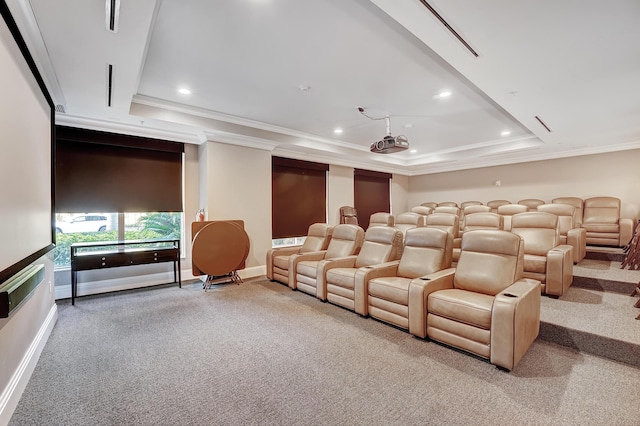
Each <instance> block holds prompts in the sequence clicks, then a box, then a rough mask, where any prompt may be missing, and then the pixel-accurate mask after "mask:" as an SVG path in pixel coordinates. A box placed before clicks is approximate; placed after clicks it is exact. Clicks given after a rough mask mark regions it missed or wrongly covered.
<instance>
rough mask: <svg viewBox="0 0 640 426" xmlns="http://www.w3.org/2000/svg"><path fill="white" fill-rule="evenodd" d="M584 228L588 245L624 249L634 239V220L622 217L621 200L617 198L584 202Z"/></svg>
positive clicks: (602, 198) (592, 199)
mask: <svg viewBox="0 0 640 426" xmlns="http://www.w3.org/2000/svg"><path fill="white" fill-rule="evenodd" d="M582 227H583V228H584V229H586V230H587V244H593V245H599V246H616V247H624V246H626V245H627V244H629V241H631V238H632V237H633V220H631V219H627V218H621V217H620V199H619V198H615V197H593V198H587V199H586V200H584V212H583V217H582Z"/></svg>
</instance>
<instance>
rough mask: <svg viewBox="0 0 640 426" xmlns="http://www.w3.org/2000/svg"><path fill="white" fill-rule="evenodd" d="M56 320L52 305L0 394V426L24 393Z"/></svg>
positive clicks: (56, 316)
mask: <svg viewBox="0 0 640 426" xmlns="http://www.w3.org/2000/svg"><path fill="white" fill-rule="evenodd" d="M57 320H58V306H57V305H56V304H55V303H54V304H53V305H52V306H51V309H50V310H49V313H48V314H47V317H46V318H45V320H44V322H43V323H42V326H41V327H40V329H39V330H38V333H37V334H36V337H35V338H34V339H33V341H32V342H31V344H30V345H29V348H28V349H27V351H26V352H25V354H24V357H23V358H22V360H21V361H20V364H19V365H18V368H17V369H16V371H15V372H14V373H13V375H12V376H11V380H9V383H8V384H7V386H6V387H5V389H4V390H3V391H2V394H0V425H3V426H4V425H7V424H8V423H9V420H11V416H12V415H13V412H14V410H15V409H16V407H17V405H18V401H20V397H21V396H22V392H24V389H25V387H26V386H27V383H28V382H29V379H30V378H31V374H32V373H33V370H34V369H35V368H36V364H37V363H38V359H39V358H40V354H41V353H42V349H43V348H44V345H45V343H47V340H49V335H50V334H51V330H53V326H54V325H55V323H56V321H57Z"/></svg>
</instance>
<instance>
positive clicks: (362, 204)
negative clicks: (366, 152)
mask: <svg viewBox="0 0 640 426" xmlns="http://www.w3.org/2000/svg"><path fill="white" fill-rule="evenodd" d="M353 173H354V176H353V186H354V188H353V192H354V207H355V208H356V210H357V212H358V223H359V224H360V226H362V228H364V229H365V230H366V229H367V228H368V227H369V219H370V217H371V215H372V214H373V213H378V212H387V213H391V201H390V199H391V190H390V185H389V180H390V179H391V176H392V175H391V174H390V173H382V172H373V171H370V170H361V169H355V170H354V172H353Z"/></svg>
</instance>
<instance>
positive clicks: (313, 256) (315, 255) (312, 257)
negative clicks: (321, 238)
mask: <svg viewBox="0 0 640 426" xmlns="http://www.w3.org/2000/svg"><path fill="white" fill-rule="evenodd" d="M326 252H327V251H326V250H320V251H310V252H307V253H298V254H294V255H292V256H291V257H289V287H290V288H292V289H294V290H295V289H297V288H298V282H297V278H296V277H297V276H298V275H297V274H298V263H300V262H304V261H312V262H319V261H321V260H322V259H324V255H325V253H326Z"/></svg>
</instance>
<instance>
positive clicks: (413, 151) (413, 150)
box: [409, 149, 418, 154]
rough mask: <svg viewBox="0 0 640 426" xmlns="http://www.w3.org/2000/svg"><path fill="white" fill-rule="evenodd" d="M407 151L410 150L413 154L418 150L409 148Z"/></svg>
mask: <svg viewBox="0 0 640 426" xmlns="http://www.w3.org/2000/svg"><path fill="white" fill-rule="evenodd" d="M409 152H410V153H412V154H415V153H416V152H418V150H417V149H412V150H411V151H409Z"/></svg>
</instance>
